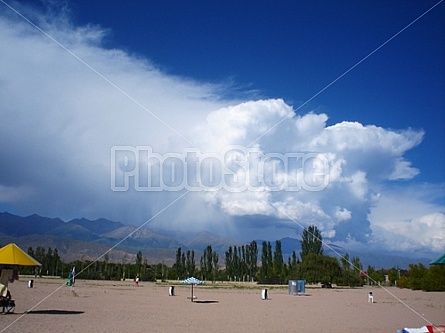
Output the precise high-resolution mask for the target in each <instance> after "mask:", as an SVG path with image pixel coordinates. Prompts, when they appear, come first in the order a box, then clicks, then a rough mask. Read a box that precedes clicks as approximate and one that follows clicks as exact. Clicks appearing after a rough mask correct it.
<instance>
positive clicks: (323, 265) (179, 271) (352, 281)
mask: <svg viewBox="0 0 445 333" xmlns="http://www.w3.org/2000/svg"><path fill="white" fill-rule="evenodd" d="M300 244H301V252H300V253H299V257H298V256H297V254H296V252H295V251H293V253H292V254H291V256H290V257H289V258H288V259H287V262H285V261H284V257H283V253H282V248H281V241H279V240H277V241H275V246H274V248H272V244H271V243H270V242H268V241H267V242H266V241H263V242H262V244H261V257H260V260H259V251H258V244H257V243H256V242H255V241H252V242H251V243H250V244H247V245H241V246H236V245H235V246H230V247H229V248H228V250H227V251H226V252H225V267H224V268H223V269H220V265H219V255H218V253H217V252H215V251H213V249H212V247H211V246H210V245H209V246H207V247H206V249H205V250H204V253H203V255H202V256H201V259H200V267H199V268H200V269H199V270H198V268H197V267H196V264H195V259H194V255H195V254H194V251H190V250H189V251H187V252H182V251H181V248H178V250H177V252H176V262H175V264H174V265H173V270H174V271H175V272H176V276H175V277H176V278H177V279H184V278H186V277H189V276H194V275H196V276H198V277H200V278H201V279H202V280H207V281H216V280H226V281H251V282H254V281H256V282H260V283H270V284H283V283H287V281H288V280H289V279H304V280H306V281H307V282H309V283H317V282H321V283H324V284H331V283H337V284H343V285H351V286H354V285H360V284H362V283H363V280H362V278H361V277H360V272H361V270H362V265H361V263H360V259H359V258H358V257H353V258H351V259H350V258H349V255H348V254H345V255H344V256H343V257H342V258H341V259H340V262H339V261H338V260H337V259H336V258H334V257H332V256H327V255H324V254H323V240H322V236H321V233H320V231H319V230H318V228H317V227H316V226H313V225H311V226H309V227H307V228H305V229H304V230H303V233H302V238H301V241H300Z"/></svg>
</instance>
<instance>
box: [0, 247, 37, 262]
mask: <svg viewBox="0 0 445 333" xmlns="http://www.w3.org/2000/svg"><path fill="white" fill-rule="evenodd" d="M0 265H21V266H42V264H41V263H39V262H38V261H37V260H35V259H34V258H32V257H31V256H30V255H29V254H28V253H26V252H24V251H23V250H22V249H21V248H19V247H18V246H17V245H16V244H14V243H10V244H8V245H5V246H3V247H2V248H1V249H0Z"/></svg>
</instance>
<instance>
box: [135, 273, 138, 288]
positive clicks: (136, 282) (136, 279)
mask: <svg viewBox="0 0 445 333" xmlns="http://www.w3.org/2000/svg"><path fill="white" fill-rule="evenodd" d="M134 284H135V285H136V287H139V276H138V275H136V278H135V279H134Z"/></svg>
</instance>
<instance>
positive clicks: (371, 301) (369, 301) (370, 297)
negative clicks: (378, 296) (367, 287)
mask: <svg viewBox="0 0 445 333" xmlns="http://www.w3.org/2000/svg"><path fill="white" fill-rule="evenodd" d="M368 303H374V296H373V295H372V291H370V292H369V294H368Z"/></svg>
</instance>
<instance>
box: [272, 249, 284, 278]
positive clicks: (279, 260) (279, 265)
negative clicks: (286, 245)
mask: <svg viewBox="0 0 445 333" xmlns="http://www.w3.org/2000/svg"><path fill="white" fill-rule="evenodd" d="M283 270H284V261H283V252H282V250H281V241H279V240H276V241H275V251H274V255H273V272H274V275H275V278H276V279H278V281H280V280H281V278H282V276H283Z"/></svg>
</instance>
